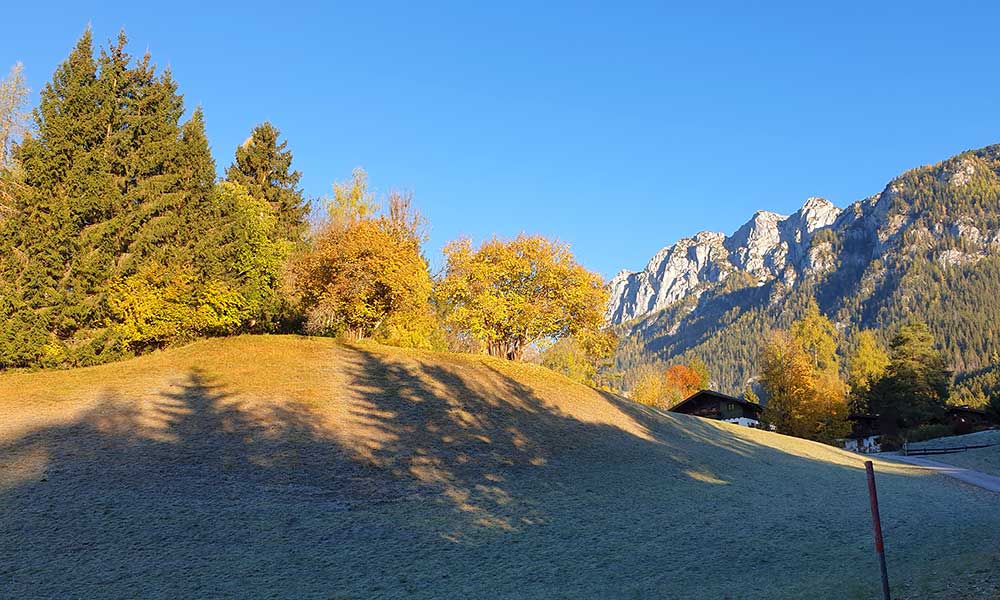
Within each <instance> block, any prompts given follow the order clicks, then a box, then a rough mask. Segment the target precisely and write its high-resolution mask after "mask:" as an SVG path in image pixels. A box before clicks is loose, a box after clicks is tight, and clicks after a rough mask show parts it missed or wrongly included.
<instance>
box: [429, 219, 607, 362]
mask: <svg viewBox="0 0 1000 600" xmlns="http://www.w3.org/2000/svg"><path fill="white" fill-rule="evenodd" d="M444 252H445V257H446V261H447V264H446V270H445V275H444V278H443V279H442V281H441V282H440V284H439V286H438V294H439V295H440V297H441V299H442V300H443V301H444V302H445V303H446V305H447V307H448V320H449V322H450V323H452V324H453V325H455V326H456V327H458V328H459V329H461V330H462V331H464V332H466V333H467V334H468V335H470V336H471V337H473V338H474V339H477V340H479V341H480V342H481V343H482V345H483V347H484V348H485V350H486V351H487V352H488V353H489V354H490V355H492V356H501V357H504V358H507V359H509V360H520V358H521V355H522V353H523V351H524V348H525V346H527V345H528V344H531V343H533V342H536V341H538V340H540V339H543V338H553V339H559V338H564V337H569V336H576V337H578V338H580V337H587V338H589V339H590V340H591V342H592V348H594V349H609V348H611V347H612V344H609V343H607V342H606V341H604V340H606V339H607V338H608V337H609V335H610V334H608V333H607V332H606V330H605V329H604V314H603V313H604V307H605V305H606V304H607V300H608V291H607V289H606V287H605V285H604V281H603V280H602V279H601V277H600V276H599V275H598V274H596V273H592V272H590V271H588V270H586V269H585V268H583V267H582V266H580V265H579V264H578V263H577V262H576V260H575V259H574V258H573V255H572V253H571V252H570V250H569V247H568V246H566V245H564V244H560V243H557V242H553V241H551V240H548V239H545V238H544V237H541V236H528V235H521V236H518V237H517V238H515V239H513V240H509V241H506V240H500V239H497V238H494V239H492V240H489V241H487V242H485V243H483V244H482V245H481V246H480V247H479V249H478V250H474V249H473V248H472V244H471V242H470V241H469V240H467V239H463V240H459V241H456V242H452V243H450V244H448V245H447V246H446V247H445V251H444Z"/></svg>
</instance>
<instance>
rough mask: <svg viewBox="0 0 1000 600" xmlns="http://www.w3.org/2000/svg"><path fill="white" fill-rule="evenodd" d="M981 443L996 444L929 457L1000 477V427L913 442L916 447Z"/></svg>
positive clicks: (941, 446) (950, 446) (948, 446)
mask: <svg viewBox="0 0 1000 600" xmlns="http://www.w3.org/2000/svg"><path fill="white" fill-rule="evenodd" d="M979 444H994V445H993V446H991V447H989V448H976V449H975V450H968V451H966V452H957V453H955V454H935V455H933V456H928V458H930V459H933V460H936V461H938V462H943V463H947V464H949V465H955V466H956V467H962V468H965V469H972V470H974V471H982V472H983V473H989V474H990V475H996V476H998V477H1000V429H993V430H989V431H980V432H977V433H970V434H968V435H952V436H948V437H943V438H937V439H933V440H927V441H926V442H920V443H919V444H911V446H912V447H914V448H953V447H958V446H966V445H969V446H976V445H979Z"/></svg>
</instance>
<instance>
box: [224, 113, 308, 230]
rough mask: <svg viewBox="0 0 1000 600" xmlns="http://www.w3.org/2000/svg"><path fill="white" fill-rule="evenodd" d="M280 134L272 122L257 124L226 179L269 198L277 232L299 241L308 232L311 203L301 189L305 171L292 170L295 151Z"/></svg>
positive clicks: (257, 196) (266, 199)
mask: <svg viewBox="0 0 1000 600" xmlns="http://www.w3.org/2000/svg"><path fill="white" fill-rule="evenodd" d="M280 136H281V132H280V131H278V128H277V127H275V126H274V125H272V124H271V123H267V122H265V123H262V124H260V125H258V126H257V127H254V129H253V131H252V132H251V134H250V137H249V138H248V139H247V141H246V142H244V143H243V145H241V146H240V147H238V148H237V149H236V159H235V160H234V161H233V164H231V165H230V166H229V168H228V169H226V181H229V182H231V183H238V184H240V185H242V186H243V187H245V188H246V189H247V191H249V192H250V195H252V196H254V197H255V198H261V199H263V200H265V201H266V202H267V203H268V204H269V205H270V206H271V209H272V210H273V211H274V214H275V216H276V217H277V225H276V227H275V233H276V235H277V236H279V238H280V239H282V240H286V241H289V242H293V243H297V242H299V241H301V239H302V235H303V234H304V233H305V231H306V226H307V223H306V215H307V213H308V204H307V202H306V199H305V197H304V196H303V195H302V190H301V189H300V188H299V179H300V178H301V177H302V173H300V172H299V171H293V170H292V152H291V150H288V149H287V148H288V142H287V141H284V140H280ZM279 140H280V141H279Z"/></svg>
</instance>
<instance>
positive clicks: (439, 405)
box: [0, 336, 1000, 598]
mask: <svg viewBox="0 0 1000 600" xmlns="http://www.w3.org/2000/svg"><path fill="white" fill-rule="evenodd" d="M862 461H863V459H861V458H860V457H858V456H856V455H853V454H850V453H847V452H843V451H841V450H838V449H834V448H830V447H827V446H823V445H819V444H814V443H811V442H806V441H803V440H798V439H795V438H789V437H785V436H780V435H776V434H773V433H769V432H764V431H758V430H751V429H746V428H740V427H736V426H732V425H727V424H723V423H716V422H710V421H705V420H701V419H696V418H692V417H686V416H683V415H674V414H670V413H661V412H658V411H655V410H652V409H648V408H645V407H642V406H639V405H636V404H633V403H631V402H628V401H626V400H623V399H621V398H618V397H616V396H613V395H611V394H606V393H602V392H598V391H595V390H592V389H590V388H587V387H585V386H581V385H578V384H575V383H572V382H570V381H569V380H567V379H565V378H563V377H561V376H559V375H556V374H554V373H552V372H550V371H548V370H547V369H544V368H542V367H538V366H535V365H529V364H519V363H510V362H506V361H500V360H494V359H489V358H486V357H479V356H469V355H459V354H441V353H431V352H420V351H412V350H400V349H395V348H388V347H383V346H378V345H374V344H373V345H359V346H352V347H345V346H341V345H338V344H336V343H334V342H332V341H330V340H325V339H312V338H301V337H291V336H288V337H285V336H271V337H269V336H263V337H251V336H247V337H239V338H231V339H219V340H208V341H203V342H198V343H195V344H191V345H189V346H186V347H183V348H179V349H175V350H170V351H167V352H162V353H156V354H153V355H149V356H145V357H142V358H138V359H134V360H130V361H126V362H122V363H118V364H112V365H104V366H100V367H94V368H87V369H77V370H73V371H60V372H45V373H16V374H6V375H0V596H12V597H17V596H24V597H41V598H45V597H51V598H65V597H87V598H93V597H162V598H174V597H233V598H246V597H261V598H269V597H295V598H302V597H317V598H377V597H387V598H388V597H416V598H451V597H489V598H494V597H509V598H551V597H567V598H578V597H593V598H607V597H671V598H689V597H695V598H699V597H704V598H727V597H728V598H758V597H759V598H799V597H803V596H804V595H807V594H808V595H809V596H811V597H815V598H844V597H848V598H850V597H857V598H866V597H872V596H873V594H874V591H875V590H877V584H876V577H877V570H876V569H875V568H874V567H875V564H874V562H873V561H872V556H871V542H870V530H869V527H870V523H869V516H868V514H867V498H866V495H865V487H864V475H863V466H862V465H863V462H862ZM877 470H878V472H879V485H880V490H881V494H882V502H883V515H884V520H885V528H886V536H887V546H888V553H889V564H890V574H891V575H892V576H893V582H894V587H895V589H896V591H897V594H898V595H901V596H902V597H920V598H925V597H931V598H933V597H937V598H991V597H994V594H996V592H997V590H998V584H1000V582H998V579H997V578H996V575H995V573H996V569H997V566H998V565H1000V550H998V547H997V539H996V536H995V535H994V532H995V531H997V530H998V528H1000V515H998V511H996V502H997V498H996V497H995V496H994V495H991V494H989V493H987V492H984V491H982V490H978V489H975V488H971V487H967V486H963V485H962V484H959V483H957V482H954V481H952V480H949V479H947V478H943V477H939V476H932V475H927V474H926V472H925V471H922V470H920V469H916V468H912V467H909V466H907V465H901V464H895V463H883V462H879V463H878V465H877ZM5 586H6V587H5Z"/></svg>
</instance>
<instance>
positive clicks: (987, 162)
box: [607, 145, 1000, 393]
mask: <svg viewBox="0 0 1000 600" xmlns="http://www.w3.org/2000/svg"><path fill="white" fill-rule="evenodd" d="M997 289H1000V145H996V146H988V147H986V148H982V149H979V150H972V151H968V152H963V153H962V154H959V155H958V156H955V157H952V158H950V159H947V160H944V161H942V162H940V163H938V164H936V165H929V166H925V167H919V168H916V169H913V170H911V171H908V172H906V173H904V174H902V175H900V176H899V177H897V178H895V179H893V180H892V181H891V182H889V184H888V185H886V187H885V188H884V189H883V190H882V191H881V192H880V193H878V194H875V195H873V196H871V197H869V198H866V199H863V200H859V201H857V202H855V203H853V204H851V205H850V206H848V207H847V208H845V209H843V210H841V209H839V208H837V207H835V206H834V205H832V204H831V203H830V202H828V201H826V200H823V199H821V198H810V199H809V200H807V201H806V202H805V204H803V206H802V208H800V209H799V210H797V211H796V212H795V213H793V214H792V215H789V216H782V215H778V214H775V213H771V212H758V213H757V214H755V215H754V216H753V218H751V219H750V220H749V221H748V222H747V223H746V224H745V225H743V226H742V227H740V228H739V229H738V230H736V232H734V233H733V234H732V235H729V236H726V235H723V234H721V233H711V232H703V233H699V234H698V235H695V236H694V237H691V238H685V239H682V240H679V241H678V242H677V243H675V244H674V245H672V246H668V247H666V248H664V249H662V250H661V251H659V252H658V253H657V254H656V256H654V257H653V258H652V259H651V260H650V261H649V264H648V265H646V268H645V269H643V270H642V271H639V272H635V273H633V272H628V271H623V272H621V273H619V274H618V275H617V276H615V278H614V279H613V280H612V282H611V299H610V302H609V304H608V307H607V317H608V319H609V321H610V322H611V323H613V324H618V325H621V327H619V331H620V333H621V334H622V337H623V343H622V346H621V347H620V348H619V351H618V354H617V357H616V364H617V368H619V369H620V370H621V372H620V373H619V375H622V374H624V375H622V376H623V377H624V378H625V379H624V380H623V381H624V385H625V387H626V389H627V387H628V383H629V382H628V377H629V375H628V374H629V373H630V372H632V371H634V370H635V369H636V368H637V367H639V366H642V365H643V364H648V363H655V364H669V363H671V362H674V361H684V360H688V359H689V358H691V357H693V356H698V357H699V358H701V359H702V360H704V361H705V362H706V363H707V364H709V365H710V369H711V370H712V371H713V381H714V385H716V386H718V387H720V388H721V389H724V390H728V391H730V392H739V391H740V390H742V389H743V386H744V385H745V384H746V382H747V381H748V380H749V379H750V378H751V377H752V376H753V374H754V372H755V370H754V369H755V367H754V365H755V362H756V359H757V356H758V353H759V351H760V349H761V347H762V344H763V341H764V340H766V339H767V337H768V335H769V332H770V331H771V330H772V329H774V328H787V327H788V326H789V325H790V324H791V321H792V320H793V319H795V318H796V317H797V316H798V315H799V314H800V313H801V311H802V310H803V307H804V306H805V305H806V303H807V302H810V301H811V300H813V299H815V300H816V302H818V304H819V306H820V310H822V311H823V312H824V313H825V314H827V315H828V316H829V317H830V318H831V319H832V320H833V321H834V323H835V324H836V325H837V327H838V329H840V330H841V331H842V332H844V334H845V335H846V336H848V337H850V335H852V332H853V331H856V330H858V329H865V328H876V329H879V330H880V331H882V332H884V335H885V336H889V335H891V331H892V329H893V327H894V326H895V324H897V323H899V322H901V321H903V320H909V319H919V320H923V321H926V322H927V323H928V324H929V325H930V327H931V330H932V331H933V332H934V334H935V336H936V339H937V340H938V341H939V343H940V344H941V345H942V347H943V348H944V349H945V351H946V352H948V353H949V355H950V356H951V357H952V365H953V366H954V368H955V370H956V372H957V373H959V374H960V375H961V374H962V373H963V372H964V373H972V372H974V371H975V370H976V369H982V368H985V367H988V366H990V365H992V364H993V363H994V362H996V361H995V360H994V359H995V357H996V356H1000V328H997V327H996V323H997V322H1000V300H998V297H997V291H996V290H997ZM998 393H1000V389H998Z"/></svg>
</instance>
